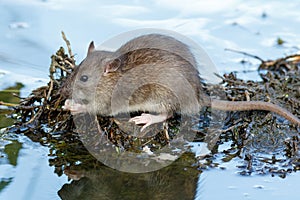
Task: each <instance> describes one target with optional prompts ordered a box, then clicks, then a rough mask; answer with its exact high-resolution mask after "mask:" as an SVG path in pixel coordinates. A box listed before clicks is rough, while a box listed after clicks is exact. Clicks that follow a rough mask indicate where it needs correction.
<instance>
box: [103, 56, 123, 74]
mask: <svg viewBox="0 0 300 200" xmlns="http://www.w3.org/2000/svg"><path fill="white" fill-rule="evenodd" d="M120 66H121V59H120V58H116V59H114V60H111V61H108V62H107V63H106V64H105V67H104V74H108V73H110V72H115V71H117V70H118V69H119V68H120Z"/></svg>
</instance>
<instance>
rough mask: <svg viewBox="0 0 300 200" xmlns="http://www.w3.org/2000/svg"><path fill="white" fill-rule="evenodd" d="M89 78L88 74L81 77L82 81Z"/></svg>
mask: <svg viewBox="0 0 300 200" xmlns="http://www.w3.org/2000/svg"><path fill="white" fill-rule="evenodd" d="M88 79H89V77H88V76H87V75H82V76H81V77H80V80H81V81H82V82H87V80H88Z"/></svg>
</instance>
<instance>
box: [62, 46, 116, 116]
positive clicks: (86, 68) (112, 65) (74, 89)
mask: <svg viewBox="0 0 300 200" xmlns="http://www.w3.org/2000/svg"><path fill="white" fill-rule="evenodd" d="M120 65H121V61H120V59H119V58H116V56H115V54H114V52H109V51H98V50H95V47H94V44H93V42H91V44H90V46H89V50H88V54H87V57H86V58H85V59H84V60H83V61H82V62H81V63H80V65H79V66H78V67H77V68H76V69H75V70H74V72H73V73H72V74H71V75H70V77H69V78H68V79H69V80H67V81H66V83H67V84H66V85H65V86H64V87H65V88H68V90H69V91H68V98H69V99H70V98H71V99H72V102H73V103H74V104H77V105H81V106H82V105H83V106H84V107H85V108H86V110H85V111H87V112H90V113H95V114H104V115H105V114H109V113H110V110H109V109H110V101H111V96H112V92H113V89H114V87H115V83H116V82H117V79H118V77H119V73H118V72H117V71H118V70H117V69H118V68H119V67H120ZM70 110H71V109H70ZM71 111H72V110H71Z"/></svg>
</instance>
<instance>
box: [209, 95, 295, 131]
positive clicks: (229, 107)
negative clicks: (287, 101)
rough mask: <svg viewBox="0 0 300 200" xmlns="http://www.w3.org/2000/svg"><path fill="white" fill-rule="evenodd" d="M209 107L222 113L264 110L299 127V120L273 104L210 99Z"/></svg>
mask: <svg viewBox="0 0 300 200" xmlns="http://www.w3.org/2000/svg"><path fill="white" fill-rule="evenodd" d="M211 107H212V108H213V109H216V110H224V111H246V110H266V111H271V112H274V113H276V114H278V115H280V116H282V117H284V118H286V119H287V120H289V121H291V122H292V123H294V124H297V125H298V126H300V119H299V118H297V117H296V116H295V115H293V114H292V113H290V112H289V111H288V110H286V109H284V108H282V107H280V106H277V105H275V104H273V103H268V102H263V101H225V100H217V99H211Z"/></svg>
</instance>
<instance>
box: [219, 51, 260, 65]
mask: <svg viewBox="0 0 300 200" xmlns="http://www.w3.org/2000/svg"><path fill="white" fill-rule="evenodd" d="M225 51H231V52H235V53H239V54H243V55H245V56H250V57H252V58H255V59H257V60H260V61H261V62H262V63H264V62H265V61H264V60H263V59H261V58H260V57H258V56H255V55H252V54H249V53H246V52H243V51H238V50H234V49H227V48H226V49H225Z"/></svg>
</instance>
